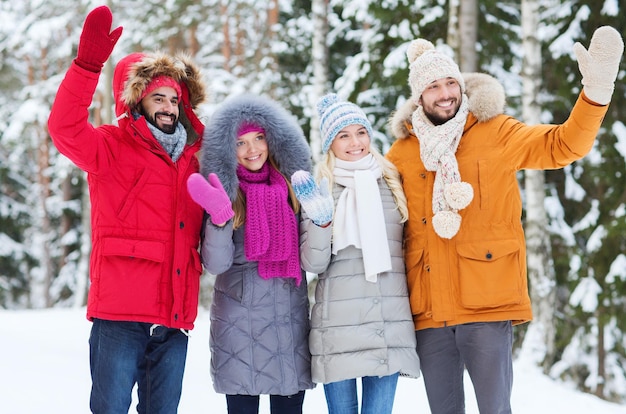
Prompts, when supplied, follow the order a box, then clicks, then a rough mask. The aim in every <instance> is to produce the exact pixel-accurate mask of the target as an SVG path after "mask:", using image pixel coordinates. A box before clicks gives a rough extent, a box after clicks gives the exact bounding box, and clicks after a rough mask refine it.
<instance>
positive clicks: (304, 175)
mask: <svg viewBox="0 0 626 414" xmlns="http://www.w3.org/2000/svg"><path fill="white" fill-rule="evenodd" d="M321 184H322V185H321V187H320V186H318V185H317V184H315V180H314V179H313V176H311V173H309V172H308V171H302V170H300V171H296V172H295V173H293V175H292V176H291V185H292V187H293V191H294V193H296V198H297V199H298V201H300V205H302V208H303V209H304V211H305V212H306V214H307V216H309V218H310V219H311V221H313V223H315V224H317V225H318V226H324V225H327V224H328V223H330V222H331V220H332V219H333V212H334V209H335V200H333V197H332V196H331V195H330V194H329V193H328V185H325V180H324V181H323V182H322V183H321Z"/></svg>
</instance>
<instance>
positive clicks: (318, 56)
mask: <svg viewBox="0 0 626 414" xmlns="http://www.w3.org/2000/svg"><path fill="white" fill-rule="evenodd" d="M328 7H329V5H328V0H313V2H312V4H311V10H312V14H313V28H314V30H313V44H312V47H311V49H312V51H311V53H312V61H313V90H312V93H311V96H310V101H311V107H312V108H313V113H312V114H311V134H310V142H309V144H310V146H311V152H312V153H313V161H314V162H318V161H319V160H320V158H321V155H322V139H321V136H320V129H319V127H320V120H319V117H318V114H317V106H316V103H317V101H318V100H319V98H321V97H322V96H323V95H324V94H325V93H326V92H328V91H327V87H328V45H327V43H326V42H327V37H328Z"/></svg>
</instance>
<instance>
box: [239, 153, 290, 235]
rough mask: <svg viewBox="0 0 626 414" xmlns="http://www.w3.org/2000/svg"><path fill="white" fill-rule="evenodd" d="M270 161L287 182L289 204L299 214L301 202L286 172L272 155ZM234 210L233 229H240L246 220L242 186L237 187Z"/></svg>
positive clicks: (244, 197)
mask: <svg viewBox="0 0 626 414" xmlns="http://www.w3.org/2000/svg"><path fill="white" fill-rule="evenodd" d="M268 162H269V163H270V168H274V169H275V170H276V171H278V172H279V173H280V175H281V176H282V177H283V179H284V180H285V182H286V183H287V189H288V191H289V206H290V207H291V208H292V209H293V211H294V213H295V214H298V213H299V212H300V203H299V202H298V199H297V198H296V193H295V192H294V191H293V187H292V186H291V183H290V182H289V180H288V179H287V177H286V176H285V174H283V173H282V172H281V171H280V169H279V168H278V165H277V164H276V161H275V160H274V157H272V156H271V155H270V156H269V157H268ZM233 211H234V212H235V217H234V218H233V229H238V228H239V227H241V226H242V225H243V224H245V222H246V196H245V195H244V194H243V191H241V187H237V198H236V199H235V201H234V202H233Z"/></svg>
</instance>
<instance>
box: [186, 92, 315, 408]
mask: <svg viewBox="0 0 626 414" xmlns="http://www.w3.org/2000/svg"><path fill="white" fill-rule="evenodd" d="M302 169H304V170H307V171H309V170H310V169H311V154H310V149H309V146H308V144H307V142H306V140H305V137H304V134H303V132H302V129H301V128H300V126H299V125H298V123H297V122H296V120H295V118H294V117H293V116H292V115H291V114H289V113H288V112H287V111H286V110H284V109H283V108H282V107H280V106H279V105H278V104H277V103H276V102H274V101H272V100H270V99H267V98H264V97H259V96H254V95H243V96H238V97H234V98H230V99H227V100H226V101H225V102H224V103H223V104H222V105H221V106H220V107H219V108H218V110H217V111H216V112H215V114H214V115H213V116H212V118H211V119H210V121H209V122H208V124H207V125H206V128H205V130H204V136H203V143H202V155H201V168H200V170H201V174H198V175H197V176H195V177H194V179H193V180H192V179H190V181H189V182H188V187H189V191H190V194H191V195H192V197H193V198H194V200H196V201H197V202H198V203H199V204H201V205H202V206H203V207H204V208H205V211H206V212H207V213H208V219H207V220H206V224H205V227H204V234H203V240H202V261H203V264H204V266H205V267H206V269H207V271H208V272H209V273H211V274H214V275H217V277H216V280H215V287H214V292H213V303H212V305H211V336H210V348H211V376H212V378H213V386H214V388H215V390H216V391H217V392H218V393H223V394H226V400H227V404H228V410H229V412H230V413H232V412H237V413H243V412H246V413H247V412H250V413H257V412H258V406H259V396H260V395H261V394H269V395H270V405H271V412H272V413H273V414H278V413H290V414H291V413H299V412H301V411H302V402H303V399H304V390H306V389H311V388H313V387H314V384H313V382H312V381H311V365H310V364H311V361H310V358H311V357H310V353H309V348H308V335H309V300H308V294H307V282H306V277H305V274H304V272H303V271H302V269H301V266H300V260H299V248H298V238H299V209H300V205H299V203H298V201H297V199H296V197H295V195H294V194H293V190H292V188H291V185H290V183H289V182H288V180H287V179H286V177H290V176H291V174H293V173H294V172H295V171H297V170H302ZM205 177H208V181H207V179H206V178H205ZM194 180H195V181H194ZM231 205H232V209H231ZM231 218H232V219H231Z"/></svg>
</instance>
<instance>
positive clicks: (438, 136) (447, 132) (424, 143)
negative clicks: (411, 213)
mask: <svg viewBox="0 0 626 414" xmlns="http://www.w3.org/2000/svg"><path fill="white" fill-rule="evenodd" d="M468 113H469V108H468V98H467V95H465V94H463V95H462V99H461V106H460V107H459V110H458V111H457V113H456V115H455V116H454V118H452V119H450V120H448V121H447V122H445V123H444V124H442V125H433V123H432V122H430V120H429V119H428V118H427V117H426V115H425V114H424V109H423V107H422V106H421V105H419V106H418V107H417V109H416V110H415V112H413V116H412V123H413V129H414V131H415V135H416V136H417V139H418V140H419V142H420V158H421V159H422V162H423V163H424V166H425V167H426V169H427V170H428V171H436V173H435V183H434V186H433V200H432V203H433V213H434V217H433V227H434V229H435V232H436V233H437V234H438V235H439V236H440V237H443V238H446V239H451V238H452V237H454V235H455V234H456V233H457V232H458V231H459V228H460V226H461V216H460V215H459V214H458V210H460V209H463V208H465V207H467V205H469V203H470V202H471V201H472V198H473V197H474V193H473V190H472V186H471V185H470V184H468V183H464V182H461V175H460V173H459V165H458V163H457V160H456V156H455V153H456V150H457V148H458V146H459V142H460V141H461V136H462V135H463V128H464V127H465V123H466V121H467V115H468Z"/></svg>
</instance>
